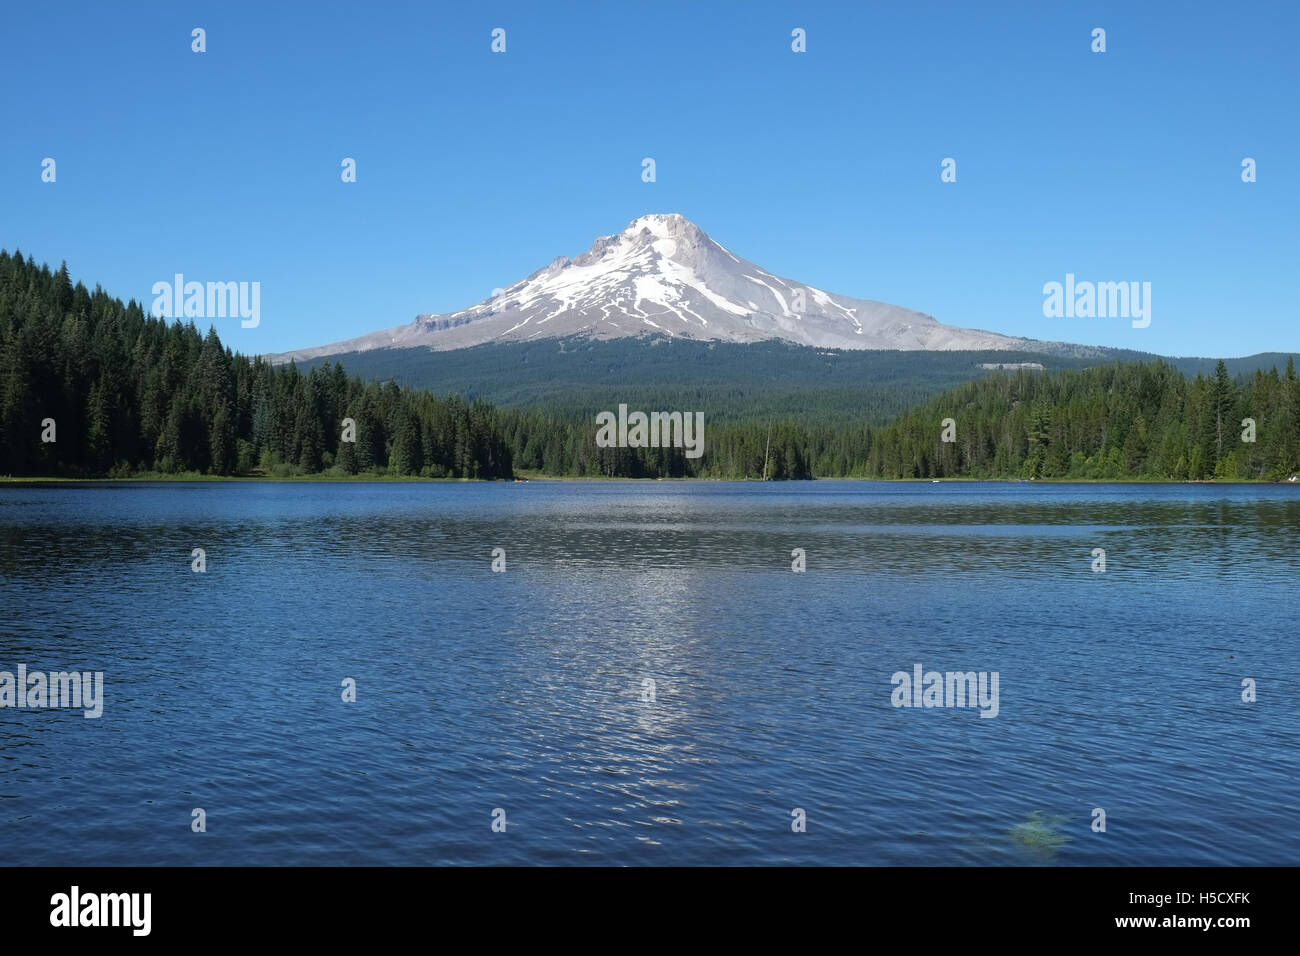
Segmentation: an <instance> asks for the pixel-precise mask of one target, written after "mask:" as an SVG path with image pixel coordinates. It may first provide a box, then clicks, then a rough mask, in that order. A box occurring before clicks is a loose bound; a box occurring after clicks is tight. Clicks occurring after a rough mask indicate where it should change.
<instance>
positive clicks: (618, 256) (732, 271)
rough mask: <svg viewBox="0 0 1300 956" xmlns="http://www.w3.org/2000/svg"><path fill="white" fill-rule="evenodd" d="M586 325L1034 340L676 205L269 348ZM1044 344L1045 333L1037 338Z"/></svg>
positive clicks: (620, 330) (937, 341)
mask: <svg viewBox="0 0 1300 956" xmlns="http://www.w3.org/2000/svg"><path fill="white" fill-rule="evenodd" d="M579 333H585V334H588V335H593V336H596V337H598V338H614V337H619V336H634V335H645V334H652V333H658V334H664V335H670V336H681V337H685V338H692V339H717V340H722V341H726V342H759V341H763V340H768V339H784V340H786V341H789V342H794V343H797V344H800V345H811V346H817V347H819V348H838V349H908V350H916V349H932V350H958V349H1022V348H1025V347H1026V346H1027V345H1029V344H1030V343H1031V342H1032V340H1029V339H1023V338H1013V337H1011V336H1006V335H998V334H996V333H993V332H982V331H978V330H974V329H962V328H957V327H955V326H951V325H943V324H942V323H940V322H938V321H937V320H935V319H934V318H933V317H932V316H929V315H923V314H921V313H920V312H913V311H912V310H910V309H904V308H902V307H900V306H896V305H888V304H886V303H884V302H875V301H872V300H870V299H850V298H848V297H847V296H842V295H834V294H832V293H829V292H824V291H823V290H821V289H818V288H814V287H813V286H810V285H808V284H806V283H801V282H795V281H794V280H791V279H783V278H781V277H780V276H776V275H773V274H772V273H770V272H768V271H766V270H765V269H761V268H759V267H758V266H756V265H755V264H754V263H752V262H749V261H747V260H745V259H742V258H740V257H739V256H737V255H735V254H734V253H732V252H730V251H729V250H727V249H726V248H724V247H723V246H721V245H720V244H718V243H717V242H715V241H714V240H712V239H710V238H709V237H708V236H707V235H705V234H704V232H703V231H702V230H701V229H700V228H699V227H698V226H696V225H695V224H694V223H692V222H690V221H689V220H687V219H685V218H684V217H682V216H680V215H677V214H676V213H673V214H669V215H651V216H642V217H641V218H640V219H636V220H634V221H633V222H632V223H631V224H629V225H628V227H627V228H626V229H624V230H623V231H622V232H620V233H618V234H616V235H612V236H602V237H601V238H599V239H597V240H596V241H595V243H593V244H592V246H591V248H590V249H588V250H587V251H586V252H584V253H583V254H582V255H580V256H578V257H577V258H576V259H569V258H567V257H564V256H561V257H560V258H558V259H556V260H555V261H554V262H552V263H551V264H550V265H549V266H547V267H546V268H544V269H539V270H538V271H537V272H534V273H533V274H532V275H530V276H529V277H528V278H527V279H524V280H523V281H521V282H516V283H515V284H514V285H512V286H510V287H509V288H507V289H504V290H501V291H499V292H498V293H497V294H495V295H493V296H492V297H491V298H489V299H486V300H484V301H483V302H480V303H479V304H478V305H475V306H472V307H470V308H468V309H464V310H462V311H460V312H454V313H451V314H450V315H419V316H416V318H415V321H414V322H411V323H410V324H408V325H403V326H398V327H397V328H395V329H387V330H385V331H382V332H372V333H370V334H369V335H363V336H361V337H360V338H356V339H349V340H348V341H346V342H336V343H334V344H333V345H325V346H321V347H318V348H308V349H301V350H299V351H296V352H287V353H284V354H282V355H274V356H270V358H271V360H272V361H282V362H287V361H289V360H290V359H294V360H296V361H305V360H309V359H314V358H320V357H322V356H326V355H337V354H342V353H346V352H364V351H369V350H371V349H380V348H421V347H422V348H430V349H437V350H445V349H460V348H467V347H469V346H472V345H480V344H482V343H485V342H508V341H518V340H526V339H536V338H540V337H550V338H558V337H561V336H569V335H575V334H579ZM1035 344H1039V343H1035Z"/></svg>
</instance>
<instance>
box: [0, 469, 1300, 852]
mask: <svg viewBox="0 0 1300 956" xmlns="http://www.w3.org/2000/svg"><path fill="white" fill-rule="evenodd" d="M1298 541H1300V488H1296V487H1294V486H1291V487H1288V486H1209V485H1176V486H1156V485H1037V484H1035V485H1026V484H996V483H988V484H984V483H977V484H928V483H924V484H922V483H917V484H910V483H909V484H877V483H857V482H830V481H819V482H812V483H798V484H773V483H768V484H760V483H670V482H657V483H644V482H641V483H635V482H628V483H622V482H619V483H615V482H610V483H582V482H531V483H526V484H522V483H520V484H470V483H466V484H432V483H426V484H373V483H372V484H364V483H362V484H352V483H347V484H334V483H211V484H209V483H157V484H149V483H120V484H94V485H79V486H66V485H65V486H59V487H55V486H23V487H4V488H0V606H2V607H3V613H2V618H0V671H9V672H14V671H16V668H17V666H18V665H19V664H20V663H21V664H25V665H26V666H27V669H28V670H29V671H38V670H39V671H62V670H74V669H75V670H79V671H102V672H103V674H104V691H103V697H104V699H103V715H102V716H101V717H100V718H98V719H86V718H85V717H83V716H82V712H81V711H80V710H70V709H30V708H27V709H17V708H12V707H10V708H3V709H0V864H3V865H21V864H437V863H470V864H478V863H483V864H538V863H548V864H554V863H600V864H630V865H638V864H780V863H796V864H820V863H827V864H903V865H933V864H949V863H952V864H981V865H982V864H1036V863H1047V864H1066V865H1070V864H1084V865H1087V864H1125V865H1130V864H1146V865H1162V864H1265V863H1269V864H1295V863H1296V862H1298V861H1300V649H1298V647H1297V633H1296V632H1297V628H1296V617H1297V615H1296V598H1297V590H1298V589H1297V580H1298V577H1297V572H1298V571H1300V557H1298V556H1297V547H1296V546H1297V542H1298ZM194 548H203V549H204V550H205V552H206V561H207V570H206V572H205V573H194V572H193V571H192V570H191V551H192V549H194ZM494 548H503V549H504V550H505V560H506V570H505V571H504V572H503V573H494V572H493V571H492V551H493V549H494ZM796 548H802V549H803V550H804V552H805V554H806V563H807V570H806V571H805V572H803V573H795V572H793V571H792V570H791V563H792V560H793V559H792V557H791V552H792V550H793V549H796ZM1094 548H1103V549H1105V552H1106V571H1105V572H1104V573H1098V572H1095V571H1093V562H1094V558H1093V554H1092V551H1093V549H1094ZM918 664H919V665H921V666H922V667H923V669H924V670H925V671H930V670H934V671H939V672H948V671H954V672H956V671H963V672H965V671H985V672H990V673H991V672H997V673H998V675H999V696H998V712H997V716H996V717H993V718H991V719H990V718H983V717H981V716H980V710H979V709H978V708H976V707H965V708H958V707H949V708H943V707H935V708H924V707H922V708H903V707H895V706H893V704H892V703H891V695H892V693H893V691H894V685H893V684H892V683H891V677H892V675H894V674H895V673H896V672H899V671H902V672H907V673H909V674H910V673H911V672H912V670H913V668H914V666H915V665H918ZM348 678H351V679H353V680H355V682H356V697H357V699H356V701H355V702H345V701H344V700H343V699H342V696H343V690H342V682H343V681H344V680H345V679H348ZM1246 678H1249V679H1251V680H1253V681H1254V682H1255V687H1256V694H1257V699H1256V700H1255V701H1254V702H1253V703H1247V702H1244V701H1243V700H1242V693H1243V684H1242V682H1243V680H1244V679H1246ZM647 681H653V682H654V683H653V685H650V684H648V683H647ZM652 686H653V695H651V693H650V690H651V687H652ZM651 697H653V699H650V698H651ZM195 808H202V809H203V810H204V811H205V812H206V826H207V831H206V832H205V833H195V832H193V831H192V830H191V819H192V811H193V810H194V809H195ZM498 808H499V809H500V810H502V811H504V813H505V821H506V828H505V832H504V833H499V832H494V831H493V829H492V823H493V811H494V810H497V809H498ZM1094 808H1101V809H1104V810H1105V813H1106V832H1104V833H1096V832H1093V830H1092V829H1091V823H1092V820H1093V810H1094ZM795 809H801V810H803V811H804V812H805V814H806V820H807V825H806V832H803V833H796V832H793V830H792V826H791V824H792V821H793V819H794V817H793V816H792V811H793V810H795Z"/></svg>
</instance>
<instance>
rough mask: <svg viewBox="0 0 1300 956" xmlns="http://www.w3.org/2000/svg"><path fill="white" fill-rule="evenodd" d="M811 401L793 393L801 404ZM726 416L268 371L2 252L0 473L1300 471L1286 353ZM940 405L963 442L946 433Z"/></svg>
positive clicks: (1297, 396) (335, 372) (1010, 378)
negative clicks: (628, 432) (692, 453)
mask: <svg viewBox="0 0 1300 956" xmlns="http://www.w3.org/2000/svg"><path fill="white" fill-rule="evenodd" d="M692 348H693V349H694V346H692ZM695 352H699V353H700V354H701V355H703V354H704V353H703V350H702V349H695V351H694V352H691V353H689V354H691V355H692V356H694V355H695ZM701 360H702V359H701ZM478 361H486V359H482V358H480V359H478ZM891 361H892V360H891ZM800 395H801V390H798V389H797V390H796V391H794V392H792V393H790V394H789V395H788V396H787V399H788V401H789V402H790V403H791V405H798V403H799V400H800ZM592 397H593V396H587V400H590V399H591V398H592ZM677 397H678V398H683V397H684V396H683V394H682V393H678V394H677ZM705 397H706V396H705V395H703V394H697V395H695V396H694V398H696V399H703V398H705ZM645 407H646V410H651V408H652V406H649V405H647V406H645ZM699 407H700V406H699V405H696V406H695V407H694V408H691V407H690V406H687V407H681V408H678V407H674V406H666V407H663V408H658V409H654V410H666V411H683V412H686V411H694V410H697V409H698V408H699ZM819 409H820V406H819ZM730 411H731V412H732V414H729V415H726V416H724V417H723V420H722V421H721V422H718V421H713V422H712V423H710V421H709V420H708V419H706V422H705V444H704V454H703V456H702V457H699V458H687V457H686V454H685V450H684V449H681V448H599V447H597V446H596V443H595V440H594V439H595V431H596V428H595V423H594V415H593V414H590V408H587V409H585V410H580V409H579V407H578V406H575V405H573V404H568V405H566V404H565V403H564V402H563V401H548V400H545V399H542V398H540V397H539V398H537V399H536V400H535V401H534V402H533V403H531V404H528V405H524V406H521V407H513V408H508V409H500V408H497V407H495V406H493V405H491V404H489V403H488V402H486V401H484V400H483V399H481V398H474V399H467V398H465V397H463V396H462V395H459V394H450V395H448V396H446V397H445V398H438V397H435V396H434V395H433V394H431V393H430V392H428V391H422V390H417V389H414V388H410V387H399V386H398V385H397V384H395V383H394V382H392V381H391V380H390V381H387V382H382V383H381V382H375V381H370V382H366V381H363V380H362V379H361V378H359V377H357V376H355V375H352V376H349V375H348V374H347V372H345V371H344V368H343V366H342V365H340V364H338V363H337V362H325V363H323V364H320V365H313V366H311V367H310V368H309V369H307V370H306V371H303V370H302V369H299V368H297V367H296V366H294V365H292V364H291V365H287V366H272V365H270V364H269V363H267V362H266V361H265V360H263V359H261V358H260V357H253V358H249V357H246V356H243V355H240V354H238V353H233V352H232V351H231V350H230V349H229V348H226V347H224V346H223V345H222V343H221V340H220V339H219V337H218V336H217V333H216V331H215V330H214V329H210V330H209V331H208V333H207V334H206V335H203V334H201V333H200V332H199V331H198V329H197V328H196V327H195V326H194V324H193V322H188V323H184V324H183V323H181V322H180V321H172V322H170V323H168V322H167V321H166V320H164V319H157V318H153V317H151V316H149V315H147V314H146V313H145V312H144V310H143V308H142V307H141V306H140V305H139V304H138V303H136V302H135V301H131V302H129V303H126V304H123V302H122V301H121V300H120V299H115V298H112V297H110V296H109V295H108V294H107V293H106V292H104V291H103V290H102V289H100V288H98V287H96V289H95V290H94V291H93V292H90V291H88V290H87V289H86V288H85V286H84V285H82V284H81V283H80V282H78V283H76V284H75V285H74V284H73V283H72V281H71V279H70V277H69V275H68V269H67V265H66V263H65V264H64V265H62V266H61V267H60V268H59V269H58V270H57V271H51V270H50V268H49V267H48V265H37V264H36V262H35V261H34V260H32V259H30V258H24V256H23V255H22V253H21V252H15V253H14V254H13V255H10V254H8V253H7V252H4V251H0V476H3V475H15V476H19V475H38V476H41V475H48V476H59V475H63V476H75V477H95V476H109V477H129V476H135V475H142V474H151V473H158V474H190V473H194V474H204V475H254V474H263V475H273V476H280V477H287V476H291V475H296V474H320V473H326V474H334V475H340V476H347V475H392V476H423V477H430V478H485V479H487V478H509V477H511V476H512V475H515V474H523V475H546V476H554V477H611V478H613V477H618V478H717V479H756V478H768V479H773V480H787V479H806V478H813V477H825V478H839V477H862V478H944V477H969V478H1012V477H1014V478H1098V479H1128V478H1147V479H1166V480H1202V479H1208V478H1222V479H1235V478H1250V479H1283V478H1286V477H1289V476H1290V475H1292V474H1295V473H1296V472H1297V471H1300V380H1298V379H1297V376H1296V372H1295V367H1294V361H1293V360H1292V359H1290V358H1288V361H1287V365H1286V369H1285V372H1284V373H1282V374H1279V373H1278V371H1277V369H1276V367H1274V368H1271V369H1270V370H1269V371H1267V372H1265V371H1263V370H1260V369H1256V370H1255V371H1254V372H1253V374H1250V375H1240V376H1238V377H1236V378H1234V377H1233V376H1231V375H1230V374H1229V373H1228V371H1227V367H1226V365H1225V363H1224V362H1222V361H1220V362H1219V363H1218V364H1217V366H1216V367H1215V369H1214V372H1213V374H1210V375H1204V374H1201V373H1199V372H1198V373H1197V374H1196V375H1195V377H1190V378H1189V377H1188V376H1187V375H1185V374H1184V373H1183V372H1181V371H1179V369H1178V368H1176V367H1175V366H1173V365H1171V364H1169V363H1166V362H1164V361H1161V360H1156V361H1151V362H1131V361H1117V362H1114V363H1112V364H1109V365H1104V366H1098V367H1092V368H1081V369H1062V370H1057V371H1049V372H1030V371H1022V372H1018V373H1004V372H993V373H991V374H989V375H988V376H986V377H984V378H980V379H978V380H975V381H970V382H967V383H965V384H962V385H960V386H958V387H956V388H954V389H952V390H950V391H947V392H945V393H943V394H942V395H940V396H938V397H935V398H932V399H930V400H929V401H928V402H926V403H925V404H923V405H920V406H918V407H915V408H913V409H912V410H910V411H905V412H902V413H901V414H899V415H897V417H896V418H895V420H894V421H893V422H892V423H890V424H887V425H877V424H872V423H871V419H872V417H873V416H870V415H866V414H864V416H863V419H862V420H859V421H853V420H845V419H844V418H843V417H842V416H841V417H836V418H835V419H833V420H831V421H828V422H826V423H825V424H817V423H816V422H815V421H813V420H810V419H809V417H808V416H807V415H805V414H801V413H800V412H799V409H797V408H791V409H790V410H789V412H788V413H787V414H784V415H783V414H782V413H781V410H780V408H779V406H777V405H774V404H771V403H769V404H765V405H763V406H762V407H761V408H758V409H756V410H753V411H751V413H750V417H749V418H748V419H745V418H744V417H743V416H741V415H739V414H738V413H737V411H736V409H731V410H730ZM946 419H951V428H950V429H948V431H949V437H952V438H953V439H954V440H953V441H944V440H943V439H944V437H945V436H944V431H945V428H944V421H945V420H946ZM1245 419H1250V420H1251V423H1244V420H1245ZM47 423H49V424H48V425H47ZM47 438H53V439H54V440H52V441H50V440H44V439H47ZM349 439H352V440H349ZM1249 439H1253V440H1249Z"/></svg>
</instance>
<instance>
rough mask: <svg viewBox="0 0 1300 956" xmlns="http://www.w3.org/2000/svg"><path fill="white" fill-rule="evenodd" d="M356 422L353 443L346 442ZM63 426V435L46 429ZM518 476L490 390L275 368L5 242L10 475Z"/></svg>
mask: <svg viewBox="0 0 1300 956" xmlns="http://www.w3.org/2000/svg"><path fill="white" fill-rule="evenodd" d="M344 419H351V420H352V423H353V426H354V427H353V429H352V433H353V437H355V441H345V440H344V438H345V426H344V424H343V420H344ZM50 438H52V439H53V440H48V439H50ZM329 471H332V472H334V473H336V474H345V475H346V474H353V475H354V474H361V473H388V474H394V475H423V476H427V477H434V478H508V477H510V476H511V475H512V474H513V471H514V469H513V465H512V460H511V453H510V448H509V446H508V444H507V443H506V440H505V436H504V433H503V430H502V422H501V418H500V414H499V413H498V412H497V410H496V409H494V408H492V407H491V406H490V405H488V404H487V403H485V402H477V401H476V402H467V401H466V400H465V399H463V398H461V397H459V396H456V395H452V396H449V397H447V398H445V399H439V398H435V397H433V396H432V395H430V394H428V393H424V392H416V391H413V390H411V389H400V388H398V387H397V386H396V385H395V384H392V383H387V384H378V383H373V382H372V383H365V382H362V381H361V380H360V379H359V378H356V377H348V376H347V374H346V373H345V372H344V370H343V368H342V366H339V365H332V366H326V367H321V368H313V369H311V370H310V371H309V372H307V373H305V374H304V373H303V372H302V371H300V370H298V369H297V368H295V367H293V366H281V367H272V366H271V365H270V364H268V363H267V362H265V361H263V360H262V359H260V358H248V357H245V356H243V355H239V354H235V353H232V352H231V350H230V349H228V348H225V347H224V346H222V344H221V340H220V339H219V338H218V336H217V333H216V331H215V330H209V331H208V333H207V335H206V336H204V335H202V334H200V333H199V331H198V330H197V329H196V328H195V326H194V324H193V322H189V323H185V324H182V323H181V322H179V321H173V322H171V323H170V324H168V323H167V321H166V320H163V319H157V318H153V317H151V316H148V315H146V314H145V312H144V310H143V309H142V308H141V306H140V305H139V304H138V303H136V302H135V301H131V302H130V303H127V304H123V303H122V301H121V300H120V299H115V298H111V297H110V296H109V295H108V294H107V293H105V292H104V291H103V290H102V289H100V288H98V287H96V289H95V291H94V292H90V291H88V290H87V289H86V287H85V286H84V285H82V284H81V283H80V282H78V283H77V284H76V285H73V283H72V282H71V280H70V278H69V275H68V269H67V264H66V263H65V264H64V265H63V266H61V267H60V268H59V269H58V270H57V271H54V272H51V271H50V269H49V267H48V265H41V266H38V265H37V264H36V263H35V261H33V260H31V259H24V257H23V255H22V253H21V252H15V253H14V254H13V255H9V254H8V253H7V252H4V251H0V475H49V476H80V477H89V476H104V475H106V476H110V477H126V476H129V475H135V474H141V473H150V472H157V473H163V474H175V473H189V472H196V473H201V474H206V475H238V474H252V473H264V474H273V475H279V476H288V475H292V474H315V473H320V472H329Z"/></svg>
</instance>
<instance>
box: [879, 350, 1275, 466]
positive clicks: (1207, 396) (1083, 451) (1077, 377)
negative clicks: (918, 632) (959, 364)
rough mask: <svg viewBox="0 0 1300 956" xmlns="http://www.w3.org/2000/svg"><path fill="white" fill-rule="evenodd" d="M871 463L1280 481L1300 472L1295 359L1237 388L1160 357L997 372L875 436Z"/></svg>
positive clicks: (1220, 368) (1221, 373)
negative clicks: (948, 427)
mask: <svg viewBox="0 0 1300 956" xmlns="http://www.w3.org/2000/svg"><path fill="white" fill-rule="evenodd" d="M945 419H951V420H952V437H953V438H954V439H955V440H954V441H951V442H946V441H944V440H943V437H944V435H943V424H942V423H943V421H944V420H945ZM1248 420H1249V421H1248ZM867 465H868V467H867V474H868V475H869V476H870V477H875V478H945V477H966V478H1012V477H1014V478H1033V479H1040V478H1067V479H1068V478H1084V479H1151V480H1175V481H1189V480H1190V481H1200V480H1209V479H1229V480H1231V479H1254V480H1281V479H1285V478H1288V477H1290V476H1291V475H1294V474H1296V473H1297V471H1300V379H1298V378H1297V376H1296V371H1295V362H1294V359H1292V358H1288V360H1287V364H1286V370H1285V371H1284V372H1283V373H1282V374H1279V373H1278V371H1277V369H1276V367H1274V368H1271V369H1269V371H1267V372H1265V371H1263V370H1260V369H1257V370H1256V371H1255V372H1254V373H1253V374H1252V375H1247V376H1241V377H1240V378H1239V379H1234V378H1233V377H1232V376H1230V375H1229V374H1228V371H1227V367H1226V365H1225V363H1224V362H1223V361H1220V362H1218V363H1217V365H1216V367H1215V369H1214V373H1213V374H1212V375H1201V374H1199V373H1198V374H1197V375H1196V376H1195V377H1194V378H1188V377H1187V376H1185V375H1184V374H1183V373H1181V372H1179V371H1178V370H1177V369H1176V368H1174V367H1173V366H1172V365H1170V364H1168V363H1166V362H1163V361H1160V360H1157V361H1154V362H1143V363H1115V364H1112V365H1106V366H1101V367H1097V368H1089V369H1083V370H1067V371H1059V372H1054V373H1050V374H1035V373H1032V372H1020V373H1018V374H1015V375H994V376H992V377H990V378H987V379H984V380H980V381H975V382H970V383H968V384H966V385H963V386H960V387H958V388H956V389H954V390H953V391H951V392H949V393H947V394H945V395H943V396H941V397H939V398H937V399H934V400H932V401H930V402H928V403H927V404H926V405H925V406H924V407H922V408H919V409H916V410H914V411H911V412H908V413H906V414H904V415H902V416H901V417H900V418H899V419H898V420H897V421H896V422H894V423H893V424H892V425H890V426H888V427H887V428H884V429H880V430H879V431H877V432H876V433H875V435H874V436H873V441H872V447H871V450H870V452H869V453H868V456H867Z"/></svg>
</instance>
